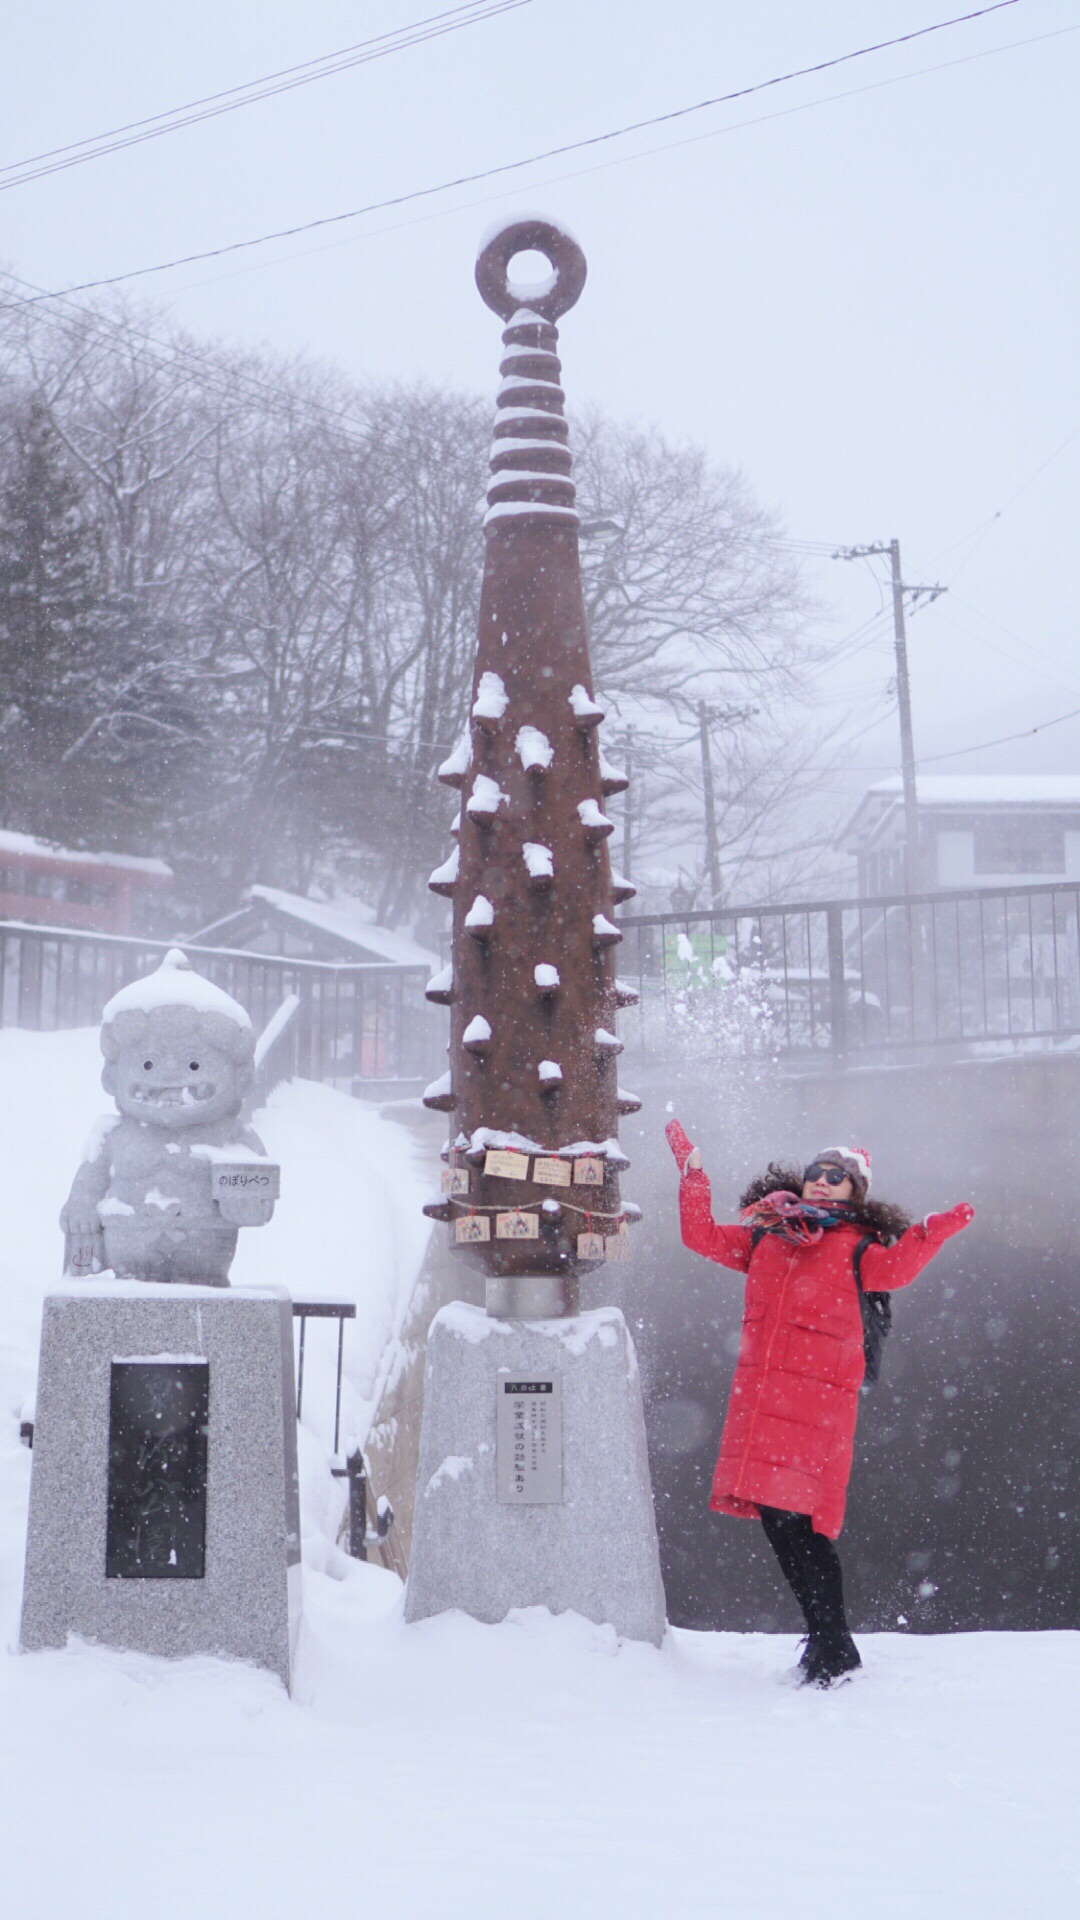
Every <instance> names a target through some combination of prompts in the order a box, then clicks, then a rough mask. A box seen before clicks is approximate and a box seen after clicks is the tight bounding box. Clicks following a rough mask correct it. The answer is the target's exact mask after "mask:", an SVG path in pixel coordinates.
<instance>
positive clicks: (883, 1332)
mask: <svg viewBox="0 0 1080 1920" xmlns="http://www.w3.org/2000/svg"><path fill="white" fill-rule="evenodd" d="M767 1232H768V1228H767V1227H755V1228H754V1231H753V1233H752V1234H751V1235H750V1251H751V1253H753V1251H754V1248H755V1247H756V1246H757V1244H758V1242H759V1241H760V1240H761V1239H762V1238H763V1236H764V1235H765V1234H766V1233H767ZM873 1245H874V1236H873V1234H872V1233H864V1234H863V1237H862V1239H861V1240H860V1241H859V1244H858V1246H857V1247H856V1248H855V1249H854V1251H853V1252H852V1255H851V1264H852V1267H853V1268H854V1271H855V1285H856V1287H857V1289H858V1294H859V1312H860V1313H861V1315H862V1350H863V1363H864V1367H865V1372H864V1373H863V1386H864V1387H876V1385H877V1383H878V1379H879V1376H880V1374H881V1360H882V1355H883V1354H884V1352H885V1342H886V1340H887V1339H888V1337H889V1334H890V1332H891V1331H892V1295H891V1294H889V1293H864V1292H863V1283H862V1258H863V1254H864V1253H865V1252H866V1249H867V1247H872V1246H873Z"/></svg>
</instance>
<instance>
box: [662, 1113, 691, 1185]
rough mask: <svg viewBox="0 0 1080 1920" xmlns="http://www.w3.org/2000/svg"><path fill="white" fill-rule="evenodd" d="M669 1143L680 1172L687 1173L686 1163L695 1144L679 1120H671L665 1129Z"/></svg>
mask: <svg viewBox="0 0 1080 1920" xmlns="http://www.w3.org/2000/svg"><path fill="white" fill-rule="evenodd" d="M664 1132H665V1134H666V1135H667V1143H668V1146H669V1147H670V1148H671V1151H672V1153H673V1154H674V1155H675V1158H676V1161H677V1162H678V1167H679V1172H680V1173H685V1172H686V1162H687V1160H688V1158H689V1156H690V1155H691V1154H692V1153H693V1151H694V1143H693V1141H692V1140H691V1138H690V1135H689V1134H688V1133H687V1131H686V1128H685V1127H684V1126H683V1125H682V1122H681V1121H679V1120H669V1121H668V1123H667V1126H666V1127H665V1128H664Z"/></svg>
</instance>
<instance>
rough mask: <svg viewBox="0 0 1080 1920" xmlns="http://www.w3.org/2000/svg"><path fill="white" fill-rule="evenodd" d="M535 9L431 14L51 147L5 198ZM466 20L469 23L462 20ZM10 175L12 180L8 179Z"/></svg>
mask: <svg viewBox="0 0 1080 1920" xmlns="http://www.w3.org/2000/svg"><path fill="white" fill-rule="evenodd" d="M531 4H532V0H467V4H465V5H462V6H457V7H451V8H450V9H449V11H448V12H445V13H436V14H431V15H429V16H428V17H427V18H426V19H424V20H415V21H413V22H412V23H411V24H410V25H409V26H406V27H398V28H395V29H394V30H393V31H391V32H388V33H379V34H376V35H374V37H373V38H372V39H370V40H359V41H357V42H356V43H355V44H354V45H353V46H350V47H339V48H338V49H337V51H336V52H335V53H326V54H321V55H319V57H318V58H317V59H314V60H304V61H301V62H300V63H299V64H298V65H297V66H293V67H284V68H282V69H281V70H280V71H279V72H277V73H270V74H264V75H263V76H262V77H261V78H260V79H257V80H248V81H245V82H244V83H243V85H241V86H237V87H227V88H225V89H223V90H222V91H221V92H220V93H211V94H206V95H204V96H203V98H202V99H199V100H188V101H185V102H184V104H183V105H182V106H178V107H170V108H168V109H167V110H166V111H164V112H162V113H154V114H150V115H148V116H147V118H146V119H143V120H132V121H129V122H128V124H127V125H126V126H122V127H112V128H110V129H109V130H108V131H107V132H105V133H100V134H93V135H89V136H88V137H87V138H86V139H85V140H74V141H72V142H71V143H70V145H68V146H63V147H52V148H50V149H49V150H48V151H47V152H45V153H36V154H32V155H31V156H30V157H29V158H28V159H26V160H14V161H10V162H9V163H8V164H7V165H6V166H0V193H3V192H6V191H7V190H8V188H9V187H21V186H25V185H26V184H27V183H28V182H29V181H31V180H41V179H43V178H44V176H45V175H46V174H51V173H62V172H65V171H66V170H67V169H68V168H69V167H78V166H82V165H83V163H84V162H85V161H87V160H100V159H101V158H102V157H103V156H104V155H106V154H110V153H118V152H120V151H121V150H122V149H123V148H125V147H134V146H139V145H141V144H142V142H143V141H146V140H157V139H159V138H160V136H161V135H162V134H166V133H176V132H178V131H179V130H180V129H181V128H183V127H190V126H194V125H195V124H196V123H197V122H199V121H202V120H214V119H217V118H218V117H219V116H220V115H221V114H223V113H235V112H236V111H237V109H238V108H240V107H249V106H253V105H254V104H255V103H256V102H257V101H259V100H268V99H271V98H272V97H273V96H274V95H276V94H279V93H290V92H292V91H293V89H294V88H296V87H306V86H310V85H311V83H312V82H313V81H315V80H325V79H327V78H329V77H330V76H331V75H333V74H337V73H346V72H348V71H349V70H350V69H351V68H353V67H359V66H366V65H367V64H368V63H369V62H370V61H372V60H383V59H385V58H386V57H387V56H388V55H389V54H392V53H402V52H404V51H405V50H406V49H407V48H409V47H415V46H422V45H424V44H425V43H426V42H427V41H429V40H439V39H442V38H443V37H444V35H446V34H448V33H457V32H459V31H460V29H461V28H462V27H471V26H475V25H477V24H479V23H480V22H481V21H484V20H491V19H494V18H496V17H497V16H498V15H499V14H503V13H512V12H515V11H516V10H517V8H519V7H524V6H530V5H531ZM462 15H464V16H465V18H461V16H462ZM5 175H7V176H10V177H8V178H5V177H4V176H5Z"/></svg>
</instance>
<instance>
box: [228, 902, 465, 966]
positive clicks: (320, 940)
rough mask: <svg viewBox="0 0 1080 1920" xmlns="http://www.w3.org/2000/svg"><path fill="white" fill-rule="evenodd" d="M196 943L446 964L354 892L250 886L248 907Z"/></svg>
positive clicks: (293, 956)
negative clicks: (320, 894) (313, 895)
mask: <svg viewBox="0 0 1080 1920" xmlns="http://www.w3.org/2000/svg"><path fill="white" fill-rule="evenodd" d="M191 938H192V943H193V944H198V945H199V946H208V947H234V948H240V949H241V950H242V951H244V952H246V953H266V954H280V955H281V956H282V957H283V958H284V959H287V960H340V961H351V962H352V963H353V964H354V965H355V964H357V963H361V964H363V963H367V964H369V965H372V966H377V965H382V966H392V967H426V968H428V969H429V970H434V969H436V968H438V967H439V966H440V964H441V962H440V961H439V958H438V956H437V955H436V954H434V953H432V952H431V951H430V949H429V948H427V947H422V946H419V945H418V943H417V942H416V941H415V940H411V939H410V938H409V936H408V934H406V933H397V932H395V931H394V930H392V929H391V928H390V927H382V926H380V925H379V923H378V920H377V919H376V915H375V909H374V907H372V906H370V905H369V904H368V902H367V901H366V900H359V899H356V898H354V897H352V896H344V897H339V898H338V899H336V900H308V899H306V898H305V897H304V895H303V894H299V893H285V892H283V891H282V890H281V888H280V887H264V886H254V887H250V888H249V889H248V892H247V895H246V897H245V899H244V903H243V905H242V906H240V907H237V908H236V909H235V910H234V912H232V913H227V914H225V915H224V917H223V918H222V919H220V920H215V921H213V923H212V924H211V925H210V926H208V927H201V928H200V929H199V931H198V933H196V934H193V935H192V936H191Z"/></svg>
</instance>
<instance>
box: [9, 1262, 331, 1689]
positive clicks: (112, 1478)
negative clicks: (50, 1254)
mask: <svg viewBox="0 0 1080 1920" xmlns="http://www.w3.org/2000/svg"><path fill="white" fill-rule="evenodd" d="M295 1406H296V1403H295V1393H294V1387H293V1343H292V1302H291V1300H290V1298H289V1296H288V1294H287V1293H286V1292H285V1290H284V1288H283V1287H244V1288H240V1287H236V1288H232V1287H230V1288H219V1287H197V1286H182V1285H167V1286H159V1285H154V1284H152V1283H148V1282H144V1281H138V1280H100V1281H93V1280H91V1281H72V1282H71V1283H70V1284H67V1285H64V1286H62V1287H60V1288H57V1289H56V1291H54V1292H52V1293H50V1294H47V1295H46V1298H45V1307H44V1314H43V1319H42V1330H41V1365H40V1371H39V1377H38V1394H37V1412H36V1417H35V1422H34V1454H33V1472H32V1476H31V1482H30V1519H29V1525H28V1529H27V1543H26V1575H25V1581H24V1586H23V1611H22V1631H21V1636H20V1638H21V1645H22V1646H23V1648H24V1649H25V1650H27V1651H30V1650H33V1649H37V1648H42V1647H62V1646H64V1645H65V1643H66V1641H67V1637H68V1635H69V1634H72V1633H74V1634H78V1635H80V1636H81V1637H83V1638H85V1639H87V1640H97V1641H100V1642H102V1643H103V1644H104V1645H106V1646H111V1647H125V1648H132V1649H134V1650H136V1651H138V1652H143V1653H157V1654H169V1655H182V1654H194V1653H210V1654H222V1655H226V1656H229V1657H232V1658H235V1659H241V1660H252V1661H254V1662H256V1664H257V1665H259V1666H263V1667H269V1668H270V1669H271V1671H272V1672H274V1673H277V1674H279V1675H280V1676H281V1679H282V1680H283V1681H284V1682H285V1685H286V1686H288V1685H289V1681H290V1669H291V1659H292V1653H293V1649H294V1647H295V1641H296V1631H297V1628H298V1626H299V1620H300V1600H301V1589H300V1501H299V1491H298V1481H297V1466H296V1411H295Z"/></svg>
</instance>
